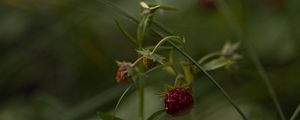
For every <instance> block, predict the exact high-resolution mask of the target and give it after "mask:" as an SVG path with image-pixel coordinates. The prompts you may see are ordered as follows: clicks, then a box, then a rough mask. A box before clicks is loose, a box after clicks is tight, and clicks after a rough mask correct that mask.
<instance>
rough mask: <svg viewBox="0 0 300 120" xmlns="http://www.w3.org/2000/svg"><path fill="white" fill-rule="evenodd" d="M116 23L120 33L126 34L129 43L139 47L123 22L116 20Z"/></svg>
mask: <svg viewBox="0 0 300 120" xmlns="http://www.w3.org/2000/svg"><path fill="white" fill-rule="evenodd" d="M114 21H115V23H116V24H117V26H118V28H119V29H120V31H121V32H122V33H123V34H124V36H125V37H126V38H127V40H128V41H129V42H131V43H132V44H134V45H137V43H136V39H135V38H134V37H132V36H131V35H130V34H129V32H127V31H126V30H125V28H124V26H123V25H122V23H121V22H119V20H118V19H116V18H114Z"/></svg>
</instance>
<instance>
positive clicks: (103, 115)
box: [97, 112, 123, 120]
mask: <svg viewBox="0 0 300 120" xmlns="http://www.w3.org/2000/svg"><path fill="white" fill-rule="evenodd" d="M97 115H98V116H99V117H100V119H102V120H123V119H121V118H118V117H116V116H112V115H110V114H108V113H103V112H98V113H97Z"/></svg>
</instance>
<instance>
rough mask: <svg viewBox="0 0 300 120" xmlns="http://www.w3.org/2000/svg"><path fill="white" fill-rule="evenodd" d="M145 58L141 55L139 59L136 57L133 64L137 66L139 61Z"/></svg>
mask: <svg viewBox="0 0 300 120" xmlns="http://www.w3.org/2000/svg"><path fill="white" fill-rule="evenodd" d="M143 58H144V56H142V57H139V58H138V59H136V60H135V61H134V62H133V63H132V66H135V65H136V64H137V63H139V62H140V61H141V60H142V59H143Z"/></svg>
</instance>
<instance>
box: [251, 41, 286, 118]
mask: <svg viewBox="0 0 300 120" xmlns="http://www.w3.org/2000/svg"><path fill="white" fill-rule="evenodd" d="M248 52H249V54H250V57H251V60H252V62H253V64H254V66H255V68H256V69H257V70H258V73H259V75H260V76H261V78H262V80H263V81H264V84H265V85H266V87H267V90H268V92H269V94H270V96H271V98H272V101H273V103H274V104H275V107H276V109H277V111H278V113H279V116H280V118H281V120H285V116H284V114H283V111H282V108H281V106H280V104H279V101H278V98H277V95H276V93H275V91H274V88H273V87H272V84H271V82H270V79H269V77H268V75H267V73H266V71H265V69H264V67H263V66H262V64H261V62H260V60H259V58H258V56H257V55H256V53H255V51H254V49H253V48H252V46H251V45H250V44H249V43H248Z"/></svg>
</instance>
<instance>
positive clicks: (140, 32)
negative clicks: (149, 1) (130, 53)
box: [137, 14, 152, 47]
mask: <svg viewBox="0 0 300 120" xmlns="http://www.w3.org/2000/svg"><path fill="white" fill-rule="evenodd" d="M151 16H152V14H146V15H145V16H142V19H141V21H140V23H139V25H138V28H137V42H138V45H139V46H140V47H141V45H142V43H143V41H144V37H145V33H146V30H147V27H148V23H149V21H150V17H151Z"/></svg>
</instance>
